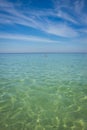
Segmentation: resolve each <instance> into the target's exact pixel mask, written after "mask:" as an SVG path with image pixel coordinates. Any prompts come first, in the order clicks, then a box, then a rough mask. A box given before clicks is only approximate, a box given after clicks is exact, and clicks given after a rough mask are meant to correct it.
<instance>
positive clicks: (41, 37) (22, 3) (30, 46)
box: [0, 0, 87, 53]
mask: <svg viewBox="0 0 87 130" xmlns="http://www.w3.org/2000/svg"><path fill="white" fill-rule="evenodd" d="M24 52H87V0H0V53H24Z"/></svg>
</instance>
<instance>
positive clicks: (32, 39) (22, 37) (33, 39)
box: [0, 33, 59, 43]
mask: <svg viewBox="0 0 87 130" xmlns="http://www.w3.org/2000/svg"><path fill="white" fill-rule="evenodd" d="M0 39H8V40H19V41H28V42H42V43H44V42H46V43H58V42H59V41H55V40H51V39H47V38H41V37H36V36H31V35H21V34H9V33H5V34H0Z"/></svg>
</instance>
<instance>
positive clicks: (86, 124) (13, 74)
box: [0, 54, 87, 130]
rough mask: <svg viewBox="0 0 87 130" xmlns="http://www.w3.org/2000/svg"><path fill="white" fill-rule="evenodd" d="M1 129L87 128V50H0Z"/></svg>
mask: <svg viewBox="0 0 87 130" xmlns="http://www.w3.org/2000/svg"><path fill="white" fill-rule="evenodd" d="M0 130H87V54H0Z"/></svg>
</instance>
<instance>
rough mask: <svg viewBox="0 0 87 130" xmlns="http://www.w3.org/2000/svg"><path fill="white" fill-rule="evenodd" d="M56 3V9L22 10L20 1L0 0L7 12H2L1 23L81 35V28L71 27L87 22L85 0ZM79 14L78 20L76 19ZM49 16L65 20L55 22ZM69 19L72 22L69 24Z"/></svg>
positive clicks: (65, 34)
mask: <svg viewBox="0 0 87 130" xmlns="http://www.w3.org/2000/svg"><path fill="white" fill-rule="evenodd" d="M54 3H55V4H54V5H55V8H54V9H49V10H46V9H45V10H27V11H26V10H20V4H19V3H18V4H17V3H16V4H13V3H11V2H8V1H6V0H0V10H1V11H2V12H5V13H4V14H3V13H2V14H0V23H1V24H13V25H14V24H19V25H23V26H27V27H32V28H35V29H38V30H41V31H43V32H45V33H49V34H53V35H56V36H61V37H67V38H68V37H69V38H70V37H71V38H72V37H76V36H79V34H80V32H81V31H80V32H79V30H77V29H75V28H73V27H71V24H76V25H77V24H81V22H82V23H85V24H86V22H85V19H83V18H86V19H87V17H86V15H85V14H83V12H82V10H83V7H84V0H81V1H79V0H76V1H75V2H73V4H72V5H71V3H70V1H68V0H66V1H64V0H63V2H62V4H61V2H60V1H55V2H54ZM64 9H65V10H66V12H65V11H64ZM72 11H73V12H72ZM8 14H9V15H8ZM70 14H72V15H70ZM77 14H78V20H77V19H75V17H76V15H77ZM80 14H81V17H80ZM49 16H51V17H53V18H61V19H63V20H64V21H65V22H62V23H61V24H60V23H59V22H57V23H56V24H55V23H54V21H53V20H51V19H49V18H48V17H49ZM67 21H68V22H70V23H69V24H68V23H67ZM79 21H80V22H79Z"/></svg>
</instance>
